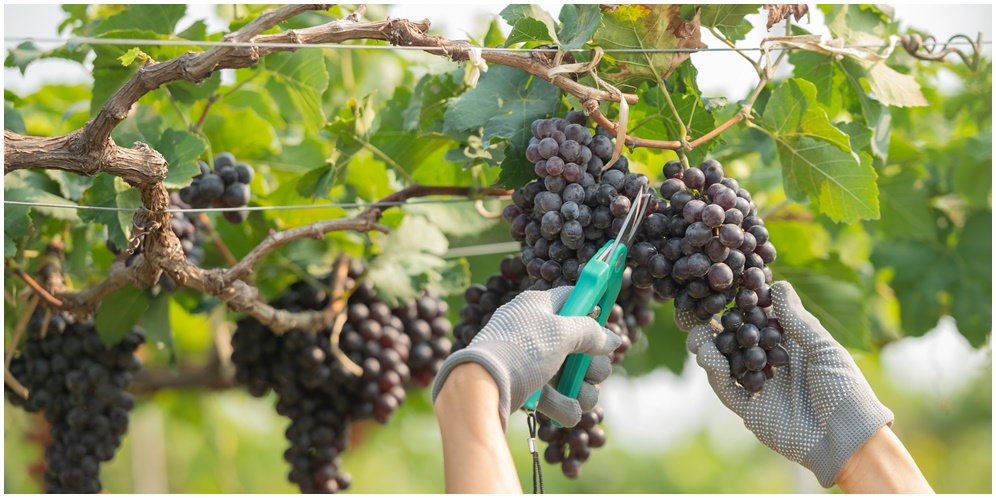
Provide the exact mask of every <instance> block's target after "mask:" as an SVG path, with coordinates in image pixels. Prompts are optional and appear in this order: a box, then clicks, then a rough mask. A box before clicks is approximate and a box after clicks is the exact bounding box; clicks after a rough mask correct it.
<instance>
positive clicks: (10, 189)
mask: <svg viewBox="0 0 996 498" xmlns="http://www.w3.org/2000/svg"><path fill="white" fill-rule="evenodd" d="M58 188H59V186H58V184H57V183H55V182H54V181H52V180H51V179H50V178H48V177H47V176H45V175H43V174H41V173H39V172H35V171H28V170H18V171H14V172H11V173H9V174H7V175H6V176H4V181H3V197H4V199H5V200H10V201H20V202H33V203H44V204H57V205H63V206H76V204H75V203H73V202H71V201H69V200H67V199H65V198H63V197H61V196H59V195H56V194H54V193H52V192H56V191H58ZM31 209H33V210H34V211H37V212H39V213H42V214H44V215H45V216H50V217H52V218H56V219H59V220H65V221H69V222H73V223H77V222H79V221H80V217H79V216H77V215H76V210H75V209H62V208H52V207H43V206H33V207H32V208H31Z"/></svg>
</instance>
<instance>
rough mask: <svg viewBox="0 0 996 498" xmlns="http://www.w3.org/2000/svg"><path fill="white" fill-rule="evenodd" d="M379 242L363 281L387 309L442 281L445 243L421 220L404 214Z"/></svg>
mask: <svg viewBox="0 0 996 498" xmlns="http://www.w3.org/2000/svg"><path fill="white" fill-rule="evenodd" d="M380 239H381V240H382V241H381V243H379V244H378V245H379V247H380V248H381V252H380V254H377V255H376V256H374V257H373V258H371V260H370V267H369V270H368V273H367V278H369V279H370V282H371V283H373V286H374V290H375V291H376V292H377V297H378V298H379V299H380V300H382V301H384V302H385V303H387V304H388V306H391V307H395V306H397V305H399V304H401V303H403V302H406V301H409V300H411V299H414V298H415V297H417V296H418V295H419V293H421V290H422V289H423V288H425V287H426V286H430V285H439V284H440V283H441V282H442V281H443V275H442V272H445V271H447V270H448V267H449V265H450V264H449V263H447V261H446V260H444V259H442V257H441V256H442V255H443V253H445V252H446V250H447V249H448V248H449V242H448V241H447V240H446V236H445V235H443V233H442V232H441V231H440V230H439V229H438V228H436V226H435V225H433V224H432V223H429V222H428V221H427V220H426V219H425V218H422V217H421V216H415V215H407V216H405V218H404V220H402V222H401V224H400V225H399V226H398V227H397V228H396V229H395V230H392V231H391V233H389V234H387V235H386V236H382V237H380ZM450 271H452V270H450Z"/></svg>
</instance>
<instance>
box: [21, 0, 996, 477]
mask: <svg viewBox="0 0 996 498" xmlns="http://www.w3.org/2000/svg"><path fill="white" fill-rule="evenodd" d="M540 5H541V6H543V7H544V8H545V9H546V10H547V11H549V12H552V13H557V12H559V11H560V7H561V6H562V5H563V4H559V3H557V4H551V3H543V4H540ZM502 8H504V4H474V5H468V4H447V5H433V4H408V5H395V6H392V7H391V8H390V9H389V11H388V14H389V15H390V16H391V17H407V18H413V19H421V18H425V17H429V18H431V19H432V22H433V27H434V29H435V30H438V31H435V32H434V34H441V35H443V36H446V37H447V38H450V39H461V38H466V37H467V35H468V34H474V33H481V32H482V29H483V27H484V26H486V25H487V23H488V22H490V20H491V19H493V18H494V16H496V15H497V13H498V12H500V11H501V9H502ZM895 9H896V18H898V19H900V20H901V21H903V26H904V27H905V26H911V27H914V28H917V29H920V30H924V31H928V32H931V33H934V34H935V35H936V36H937V37H938V38H939V39H941V40H945V39H947V38H948V37H949V36H951V35H953V34H956V33H965V34H969V35H971V36H973V37H974V36H975V34H977V33H979V32H982V33H983V39H985V40H992V6H991V5H946V6H938V5H933V6H930V5H898V6H896V8H895ZM812 15H813V19H812V24H813V25H814V26H821V25H822V23H823V19H822V13H820V12H819V11H818V10H817V11H815V12H813V14H812ZM63 18H64V14H63V13H62V11H61V10H60V8H59V7H58V6H57V5H31V6H25V5H6V6H4V37H5V42H4V46H5V48H10V47H12V46H14V45H16V44H17V42H7V41H6V39H7V38H11V37H25V36H36V37H55V36H57V33H56V27H57V26H58V24H59V23H60V22H61V21H62V19H63ZM194 19H207V20H208V25H209V30H219V29H223V28H224V27H225V25H226V24H225V23H224V22H223V21H222V20H221V19H220V18H218V17H217V16H216V15H215V13H214V10H213V6H211V5H207V4H202V5H191V6H190V7H189V8H188V17H187V18H185V19H184V20H182V21H181V22H180V29H183V27H184V26H186V25H189V24H190V23H191V22H193V20H194ZM754 20H755V22H754V24H755V25H762V26H763V24H764V22H763V20H762V14H757V15H756V16H755V18H754ZM803 26H804V27H806V25H805V24H803ZM812 31H815V32H816V33H825V32H826V31H825V29H824V30H822V31H821V30H820V29H813V30H812ZM781 34H782V33H771V35H781ZM768 35H769V34H767V33H765V32H764V30H763V28H761V29H755V30H754V31H752V32H751V33H749V34H748V36H747V39H746V40H744V41H743V42H740V43H739V45H740V46H744V47H756V46H758V44H759V42H760V40H761V39H762V38H764V37H765V36H768ZM703 41H704V42H705V43H706V44H708V45H709V46H721V44H720V42H719V41H718V40H716V39H715V38H713V37H712V36H711V35H710V34H709V33H707V32H704V33H703ZM990 50H991V46H987V47H986V52H987V53H991V52H990ZM691 57H692V59H693V62H694V63H695V65H696V68H697V69H698V70H699V86H700V88H701V89H702V90H703V93H704V94H705V95H706V96H728V97H732V99H731V100H735V99H739V98H741V97H743V96H744V95H745V93H746V91H747V90H748V89H750V88H753V87H754V86H755V84H756V82H757V75H756V74H755V73H754V72H753V69H752V68H751V67H750V66H749V65H748V64H747V63H746V62H745V61H744V60H742V59H741V58H740V57H739V56H738V55H737V54H735V53H732V52H706V53H698V54H693V55H692V56H691ZM57 81H58V82H89V81H91V79H90V77H89V74H88V73H87V72H86V70H84V69H83V68H82V67H81V66H80V65H78V64H76V63H71V62H64V61H55V60H50V61H43V62H39V63H36V64H34V65H32V66H30V67H29V68H28V70H27V73H26V74H25V75H23V76H22V75H21V74H20V72H19V71H18V70H17V69H8V68H5V69H4V89H9V90H14V91H15V92H19V93H23V92H30V91H33V90H34V89H36V88H38V87H39V86H41V85H43V84H45V83H48V82H57ZM948 84H954V81H950V82H949V83H948ZM659 319H668V317H659ZM988 355H989V352H988V350H987V349H983V350H978V351H976V350H974V349H972V347H971V346H970V345H969V344H968V342H967V341H966V340H965V339H964V338H963V337H962V336H961V335H960V334H959V333H958V332H957V330H956V328H955V326H954V322H953V320H950V319H947V318H946V319H943V320H942V321H941V323H940V324H938V327H937V328H936V329H934V330H933V331H931V332H929V333H927V334H926V335H924V336H923V337H919V338H906V339H903V340H900V341H896V342H894V343H893V344H890V345H889V346H886V347H885V348H884V350H883V351H882V355H881V360H882V364H883V370H884V371H885V373H886V377H887V378H888V379H890V380H891V381H892V382H893V383H894V384H895V385H896V386H899V387H900V388H902V389H908V390H911V391H918V392H921V393H925V394H928V395H930V396H934V397H936V398H937V399H943V398H944V397H945V396H946V395H948V394H946V393H950V392H951V391H952V390H957V389H960V388H962V386H965V385H966V384H967V383H969V382H970V381H971V380H973V379H975V378H977V377H978V376H979V375H983V374H986V373H987V366H988V365H989V359H988ZM688 362H689V363H688V364H687V365H686V367H685V369H684V372H685V373H684V374H682V375H681V376H676V375H674V374H672V373H670V372H667V371H663V370H658V371H656V372H654V373H652V374H650V375H646V376H643V377H639V378H625V377H620V376H614V377H612V378H610V379H609V380H608V381H606V383H605V384H604V385H603V386H602V390H601V392H602V406H603V407H604V410H605V412H606V422H605V423H606V424H607V425H608V426H609V427H610V428H611V431H612V432H613V438H614V440H615V441H617V442H618V444H621V445H625V446H627V447H629V448H631V449H633V450H634V451H639V450H640V449H641V448H645V449H647V450H651V449H653V448H656V447H660V446H661V445H669V444H675V443H677V442H679V441H680V440H681V439H682V438H684V437H687V436H688V435H690V434H694V433H695V432H697V430H698V429H700V428H705V429H706V430H707V431H708V432H709V433H710V435H711V436H712V440H713V441H714V442H715V444H717V445H722V446H724V447H730V446H733V447H736V446H738V445H741V446H743V445H750V444H757V443H756V440H755V439H754V437H753V436H752V435H751V434H750V433H749V432H748V431H745V430H743V429H742V422H741V421H740V420H739V418H738V417H737V416H736V415H734V414H733V413H732V412H730V411H729V410H727V409H726V408H725V407H724V406H723V405H722V404H721V403H720V402H719V400H718V399H717V398H716V396H715V395H714V394H713V393H711V392H710V391H711V390H710V388H709V386H708V383H707V381H706V378H705V374H704V372H703V371H702V370H701V369H699V368H698V367H697V366H696V365H695V363H694V360H693V359H692V358H691V357H689V359H688ZM677 399H680V400H681V406H682V409H681V410H674V409H671V406H672V404H673V403H674V400H677ZM511 425H512V426H516V425H519V424H515V423H514V422H513V424H511ZM521 425H522V426H524V424H521ZM614 444H615V443H614ZM806 483H807V484H804V485H803V487H802V488H800V489H799V491H800V492H819V491H820V488H819V487H818V485H816V483H815V480H813V482H812V483H811V484H812V485H813V486H810V487H807V486H809V483H808V481H806Z"/></svg>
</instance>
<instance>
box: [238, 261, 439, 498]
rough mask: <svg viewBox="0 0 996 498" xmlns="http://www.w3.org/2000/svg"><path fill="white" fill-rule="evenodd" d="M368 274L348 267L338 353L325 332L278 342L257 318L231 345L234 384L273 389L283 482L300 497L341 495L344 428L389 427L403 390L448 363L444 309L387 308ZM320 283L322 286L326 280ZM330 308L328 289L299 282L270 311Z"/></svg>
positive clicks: (423, 303) (434, 305)
mask: <svg viewBox="0 0 996 498" xmlns="http://www.w3.org/2000/svg"><path fill="white" fill-rule="evenodd" d="M365 270H366V268H365V267H364V265H363V264H362V263H360V262H358V261H355V260H354V261H351V262H350V265H349V270H348V272H347V278H346V281H345V287H346V288H348V289H352V293H351V294H350V297H349V299H348V301H347V303H346V308H345V310H344V311H343V312H344V313H346V321H345V324H344V325H343V327H342V329H341V331H340V332H339V336H338V338H337V339H338V342H337V343H336V344H333V337H332V335H331V333H332V331H331V330H325V331H322V332H321V333H317V334H312V333H308V332H303V331H300V330H291V331H289V332H287V333H285V334H283V335H276V334H274V333H272V332H271V331H270V330H269V329H267V328H266V327H265V326H263V325H262V324H260V323H259V322H258V321H256V320H255V319H253V318H245V319H242V320H240V321H239V326H238V329H237V330H236V332H235V334H234V335H233V336H232V346H233V352H232V362H233V363H234V364H235V366H236V377H235V378H236V381H237V382H239V383H240V384H243V385H245V386H246V387H247V388H248V390H249V392H250V393H251V394H252V395H254V396H257V397H260V396H264V395H265V394H266V392H267V391H268V390H269V389H273V390H274V391H275V392H276V393H277V395H278V397H279V399H280V400H279V401H278V403H277V412H278V413H279V414H281V415H283V416H287V417H289V418H290V419H291V425H290V426H289V427H288V429H287V432H286V433H285V436H286V437H287V439H288V441H289V442H290V448H289V449H288V450H287V452H286V453H285V454H284V458H285V460H287V462H288V463H290V464H291V468H292V470H291V471H290V474H288V479H289V480H290V481H291V482H293V483H295V484H297V485H298V487H299V488H300V489H301V491H302V492H306V493H315V492H319V493H334V492H337V491H341V490H344V489H346V488H347V487H348V486H349V484H350V482H351V477H350V476H349V474H348V473H346V472H344V471H342V470H341V469H340V465H341V461H340V455H341V454H342V452H343V451H345V450H346V448H347V444H348V431H349V423H350V421H355V420H365V419H374V420H376V421H377V422H379V423H382V424H385V423H387V422H388V421H389V420H390V417H391V415H392V414H393V413H394V412H395V410H397V409H398V407H399V406H400V405H401V403H403V402H404V401H405V399H406V397H407V394H406V392H405V385H407V384H408V383H410V382H413V381H414V382H416V383H417V384H420V385H427V384H428V383H429V382H431V380H432V377H433V376H434V375H435V373H436V372H437V371H438V369H439V366H440V364H441V362H442V360H443V359H445V358H446V356H448V355H449V351H450V342H449V339H448V338H447V337H446V335H447V334H449V332H450V323H449V321H448V320H447V319H446V315H447V313H448V308H447V304H446V302H445V301H443V300H441V299H439V298H438V297H437V296H435V295H434V294H431V293H426V294H423V295H422V296H421V297H419V298H418V299H416V300H413V301H411V302H409V303H406V304H404V305H403V306H400V307H398V308H395V309H390V308H389V307H388V306H387V305H386V304H384V303H383V302H381V301H380V300H378V299H377V297H376V294H375V293H374V290H373V286H372V285H371V284H370V283H369V281H365V280H362V279H361V277H362V275H363V274H364V273H365ZM319 281H320V283H321V284H323V285H325V286H328V285H329V284H330V283H331V281H332V276H331V275H330V276H328V277H325V278H322V279H320V280H319ZM329 301H330V299H329V296H328V295H327V293H326V292H325V290H323V289H322V288H317V287H315V286H313V285H311V284H310V283H308V282H305V281H299V282H295V283H294V284H292V285H291V286H290V288H289V289H288V291H287V292H286V293H285V294H284V295H283V296H281V297H280V298H278V299H277V300H275V301H274V302H273V303H272V304H273V306H274V307H277V308H280V309H284V310H288V311H304V310H315V311H317V310H322V309H325V308H326V307H328V305H329ZM426 348H427V349H426ZM415 355H419V356H418V358H415ZM343 361H346V362H347V363H351V364H352V365H353V366H356V367H358V368H359V373H358V374H356V373H354V372H351V371H350V367H349V366H347V365H344V364H343Z"/></svg>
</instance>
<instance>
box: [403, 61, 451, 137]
mask: <svg viewBox="0 0 996 498" xmlns="http://www.w3.org/2000/svg"><path fill="white" fill-rule="evenodd" d="M465 89H466V85H465V84H464V82H463V70H462V69H460V70H456V71H450V72H448V73H442V74H435V75H433V74H427V75H425V76H423V77H422V79H420V80H419V82H418V84H417V85H415V91H414V94H413V95H412V99H411V101H410V102H409V104H408V108H407V109H405V111H404V113H403V114H402V117H403V119H404V129H406V130H422V131H442V129H443V120H444V119H445V112H446V107H447V106H448V105H449V103H450V99H452V98H453V97H455V96H457V95H459V94H460V93H462V92H463V91H464V90H465Z"/></svg>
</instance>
